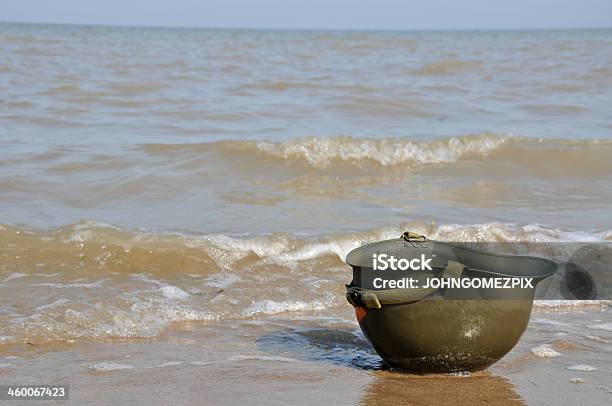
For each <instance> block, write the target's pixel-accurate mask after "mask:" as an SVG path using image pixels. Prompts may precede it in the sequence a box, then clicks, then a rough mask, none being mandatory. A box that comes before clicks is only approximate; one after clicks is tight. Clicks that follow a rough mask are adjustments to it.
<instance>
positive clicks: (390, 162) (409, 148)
mask: <svg viewBox="0 0 612 406" xmlns="http://www.w3.org/2000/svg"><path fill="white" fill-rule="evenodd" d="M140 148H141V149H143V150H145V151H146V152H148V153H150V154H154V155H168V154H170V155H177V158H179V157H181V155H185V156H186V157H187V156H191V155H194V154H195V155H198V154H200V153H204V152H213V153H218V154H221V155H231V157H232V158H234V157H236V156H238V157H243V158H251V159H254V160H255V161H257V160H258V159H267V160H269V159H270V158H272V159H278V160H281V161H284V162H302V163H305V164H307V165H308V166H310V167H313V168H317V169H326V168H328V167H333V166H337V165H350V166H358V165H364V164H374V165H377V166H379V167H382V168H398V167H399V168H406V167H408V168H413V167H418V166H423V165H428V164H452V163H455V162H459V161H463V160H469V159H480V160H482V159H484V160H485V161H486V159H487V158H489V159H491V162H496V161H497V160H499V159H501V160H505V161H509V162H510V163H513V164H516V165H517V166H526V167H529V166H530V165H535V166H537V165H541V162H547V163H548V164H549V165H551V166H553V167H556V168H559V169H563V168H565V170H567V168H568V167H569V166H568V165H569V164H571V168H572V170H573V171H577V172H580V171H581V168H587V169H588V168H592V169H594V170H601V169H606V168H610V167H611V165H612V164H610V163H609V160H608V159H607V156H608V155H609V154H610V153H612V141H610V140H603V139H602V140H599V139H588V140H561V139H536V138H528V137H522V136H517V135H512V134H510V135H496V134H479V135H464V136H459V137H450V138H443V139H434V140H420V139H401V138H383V139H375V138H367V139H363V138H353V137H343V136H341V137H325V138H319V137H306V138H297V139H292V140H286V141H268V140H241V141H239V140H232V141H218V142H210V143H197V144H143V145H141V146H140Z"/></svg>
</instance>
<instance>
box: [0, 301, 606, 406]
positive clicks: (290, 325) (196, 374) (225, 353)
mask: <svg viewBox="0 0 612 406" xmlns="http://www.w3.org/2000/svg"><path fill="white" fill-rule="evenodd" d="M536 313H537V314H536V318H537V319H538V320H541V319H542V317H545V319H546V320H549V321H550V323H551V325H555V322H556V323H559V321H558V320H559V319H560V318H563V317H566V316H564V315H560V314H556V313H553V314H551V315H547V314H540V313H541V312H536ZM594 315H599V316H601V315H604V316H605V317H607V316H608V314H607V313H606V311H603V313H602V311H601V310H597V311H593V313H592V314H591V315H590V316H591V317H593V316H594ZM347 316H350V315H349V314H347ZM549 316H550V317H549ZM323 320H325V319H323ZM559 337H560V336H559V334H557V333H553V332H551V331H549V332H548V333H538V334H535V333H534V332H533V330H532V331H531V332H529V331H528V332H527V333H526V335H525V337H524V338H523V340H522V341H521V342H520V343H519V345H518V346H517V347H516V348H515V349H514V350H513V351H512V352H511V353H510V354H509V355H508V356H507V357H505V358H504V359H503V360H502V361H501V362H500V363H498V364H496V365H494V366H493V367H491V368H489V370H487V371H483V372H477V373H471V374H455V375H413V374H408V373H403V372H398V371H390V370H387V369H386V367H385V366H384V364H383V363H382V362H381V360H380V358H378V357H377V356H376V355H375V354H374V353H373V351H372V350H371V348H370V347H369V345H368V343H367V342H366V341H365V339H364V338H363V337H362V336H361V334H360V333H359V332H358V331H356V325H355V324H354V323H353V322H352V321H350V320H348V319H347V320H344V319H339V318H330V319H327V320H326V321H322V320H317V321H314V320H312V318H311V317H309V316H308V315H305V314H303V315H299V314H297V315H292V316H290V317H286V316H277V317H266V318H265V319H258V320H250V321H227V322H223V323H218V324H214V325H213V324H206V323H204V324H203V323H181V324H175V325H173V326H172V328H171V329H170V330H169V331H168V332H167V333H165V334H163V335H162V336H160V337H158V338H156V339H152V340H102V341H101V340H83V341H81V340H76V341H75V342H74V343H72V342H70V343H64V344H62V345H55V346H51V345H48V344H45V345H27V344H26V345H13V346H11V347H6V346H5V347H3V348H2V350H3V352H2V356H1V358H0V360H1V362H0V363H3V364H4V365H5V367H4V368H2V369H0V379H1V381H2V383H20V384H38V383H42V382H44V383H55V384H60V383H68V384H69V385H70V401H69V402H61V401H60V402H55V403H53V402H47V403H50V404H51V403H53V404H57V403H60V404H61V403H70V404H83V403H88V404H111V403H118V402H119V403H139V404H143V403H149V404H168V403H173V404H193V403H199V404H215V405H218V404H227V405H230V404H232V405H233V404H239V403H247V404H261V405H268V404H279V405H280V404H283V405H284V404H288V403H291V404H364V405H382V404H407V405H412V404H414V405H421V404H423V405H429V404H431V405H434V404H458V405H473V404H501V405H515V404H525V403H528V404H593V405H595V404H604V403H606V402H608V401H610V400H611V399H612V394H611V393H610V391H609V389H608V388H609V382H610V378H612V373H611V371H610V369H609V368H608V365H607V363H605V362H604V363H603V364H601V362H600V364H598V363H597V360H596V358H597V355H596V354H593V353H592V352H590V351H589V349H588V348H585V347H584V346H582V345H576V344H574V343H573V342H571V341H569V340H570V339H563V338H559ZM592 337H593V336H592ZM601 340H606V338H601ZM542 341H548V342H550V345H551V346H552V348H555V349H557V350H559V351H560V352H561V353H562V356H561V357H559V358H550V359H545V358H539V357H536V356H534V355H533V354H532V352H531V348H532V347H533V346H534V345H535V344H537V343H541V342H542ZM608 350H609V349H608ZM585 363H588V364H590V365H596V366H598V367H599V368H597V369H596V370H595V371H572V370H568V369H567V366H568V365H574V364H585ZM6 364H11V365H12V366H8V367H7V366H6ZM576 377H580V378H581V379H582V380H583V381H584V382H583V383H572V382H570V380H571V379H573V378H576ZM606 385H607V386H606ZM44 403H45V402H41V404H44Z"/></svg>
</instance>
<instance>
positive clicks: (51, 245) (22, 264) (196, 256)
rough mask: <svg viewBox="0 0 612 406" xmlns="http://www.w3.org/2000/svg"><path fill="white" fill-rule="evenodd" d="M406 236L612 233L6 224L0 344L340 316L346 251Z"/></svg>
mask: <svg viewBox="0 0 612 406" xmlns="http://www.w3.org/2000/svg"><path fill="white" fill-rule="evenodd" d="M405 230H412V231H414V232H417V233H420V234H424V235H427V236H429V237H430V238H432V239H438V240H449V241H465V242H470V241H495V242H514V241H531V242H541V241H612V231H604V232H595V231H576V230H561V229H555V228H548V227H545V226H542V225H537V224H526V225H519V224H503V223H485V224H474V225H457V224H455V225H453V224H447V225H436V224H428V223H423V222H411V223H404V224H401V225H398V226H392V227H381V228H376V229H370V230H365V231H361V232H355V233H339V234H332V235H327V236H319V237H310V238H303V237H296V236H293V235H289V234H273V235H266V236H251V237H234V236H227V235H183V234H176V233H156V232H144V231H135V230H127V229H122V228H120V227H116V226H112V225H108V224H102V223H96V222H91V221H89V222H81V223H78V224H74V225H70V226H66V227H62V228H59V229H55V230H51V231H48V232H40V231H31V230H22V229H17V228H14V227H9V226H1V227H0V248H1V249H0V252H1V253H2V254H3V265H2V268H0V291H1V290H5V291H11V292H12V295H10V298H11V299H9V296H8V295H0V327H1V329H2V336H0V344H2V343H5V344H7V343H9V344H10V343H19V342H21V343H24V342H26V343H30V344H38V343H44V342H48V341H53V340H73V339H75V338H104V337H121V338H132V337H145V338H147V337H155V336H157V335H159V334H161V333H162V332H163V331H164V330H166V329H167V328H169V326H171V325H172V324H173V323H181V322H189V321H198V322H203V323H215V322H217V321H219V320H226V319H250V318H258V317H263V316H267V315H282V314H287V313H295V312H297V313H311V314H316V313H317V312H325V313H326V314H332V313H333V314H337V313H338V312H342V311H344V310H346V303H345V300H344V296H343V289H344V287H343V285H344V284H345V283H346V282H348V281H349V280H350V278H351V272H350V269H349V268H348V267H347V266H346V264H345V263H344V260H345V257H346V255H347V253H348V252H349V251H351V250H352V249H354V248H356V247H358V246H361V245H363V244H365V243H368V242H373V241H379V240H383V239H389V238H396V237H397V236H399V235H400V234H401V233H402V232H403V231H405ZM15 297H19V298H21V299H20V300H19V304H17V303H15V299H14V298H15ZM543 299H555V297H554V295H553V297H551V298H543ZM582 304H585V303H582ZM595 304H596V305H605V303H604V302H601V301H598V302H597V303H595ZM567 305H568V303H567V302H555V301H551V300H548V301H543V302H540V303H536V306H539V307H544V308H552V307H561V306H566V307H567ZM588 305H590V306H592V305H593V303H588ZM571 306H577V304H576V303H570V307H571Z"/></svg>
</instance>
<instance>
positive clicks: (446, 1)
mask: <svg viewBox="0 0 612 406" xmlns="http://www.w3.org/2000/svg"><path fill="white" fill-rule="evenodd" d="M0 20H1V21H26V22H53V23H73V24H104V25H154V26H189V27H193V26H195V27H243V28H312V29H320V28H321V29H405V30H412V29H504V28H510V29H531V28H578V27H580V28H583V27H612V0H506V1H499V0H498V1H496V0H421V1H413V0H299V1H298V0H102V1H87V0H15V1H10V0H3V1H2V5H1V6H0Z"/></svg>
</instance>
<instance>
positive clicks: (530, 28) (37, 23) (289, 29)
mask: <svg viewBox="0 0 612 406" xmlns="http://www.w3.org/2000/svg"><path fill="white" fill-rule="evenodd" d="M0 24H23V25H56V26H70V27H92V28H96V27H99V28H162V29H164V28H165V29H202V30H244V31H258V30H259V31H344V32H354V31H361V32H363V31H369V32H448V31H454V32H457V31H465V32H469V31H491V32H496V31H497V32H499V31H564V30H584V31H587V30H609V29H612V26H593V27H586V26H574V27H523V28H492V27H489V28H457V27H453V28H323V27H318V28H303V27H246V26H198V25H173V24H167V25H165V24H164V25H157V24H108V23H87V22H85V23H75V22H48V21H7V20H0Z"/></svg>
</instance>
